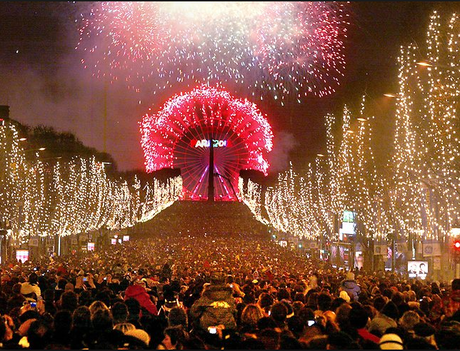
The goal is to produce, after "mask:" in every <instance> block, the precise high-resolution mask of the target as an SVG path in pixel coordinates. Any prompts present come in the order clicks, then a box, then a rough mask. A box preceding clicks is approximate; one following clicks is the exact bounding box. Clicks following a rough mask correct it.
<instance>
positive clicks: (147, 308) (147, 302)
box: [124, 279, 158, 316]
mask: <svg viewBox="0 0 460 351" xmlns="http://www.w3.org/2000/svg"><path fill="white" fill-rule="evenodd" d="M130 298H133V299H136V300H137V301H138V302H139V305H140V308H141V311H140V313H141V314H140V315H142V313H150V314H152V315H154V316H156V315H158V309H157V306H156V305H155V304H154V303H153V301H152V298H151V296H150V295H149V293H148V292H147V290H146V288H145V281H144V280H142V279H135V280H134V281H132V283H131V284H130V285H129V286H128V287H127V288H126V290H125V294H124V300H125V301H126V300H128V299H130Z"/></svg>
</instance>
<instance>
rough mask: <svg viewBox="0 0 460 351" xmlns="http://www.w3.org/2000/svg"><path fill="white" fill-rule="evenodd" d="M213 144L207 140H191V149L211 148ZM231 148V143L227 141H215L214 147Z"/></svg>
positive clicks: (213, 142)
mask: <svg viewBox="0 0 460 351" xmlns="http://www.w3.org/2000/svg"><path fill="white" fill-rule="evenodd" d="M210 145H211V143H210V141H209V140H207V139H202V140H191V141H190V146H191V147H210ZM227 146H230V143H229V142H228V141H227V140H216V139H213V141H212V147H213V148H214V147H227Z"/></svg>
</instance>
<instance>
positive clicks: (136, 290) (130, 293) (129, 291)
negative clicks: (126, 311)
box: [125, 284, 147, 297]
mask: <svg viewBox="0 0 460 351" xmlns="http://www.w3.org/2000/svg"><path fill="white" fill-rule="evenodd" d="M146 293H147V290H145V288H144V287H143V286H141V285H137V284H134V285H130V286H128V287H127V288H126V290H125V296H126V297H135V296H141V295H145V294H146Z"/></svg>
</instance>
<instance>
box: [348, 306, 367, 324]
mask: <svg viewBox="0 0 460 351" xmlns="http://www.w3.org/2000/svg"><path fill="white" fill-rule="evenodd" d="M348 319H349V321H350V325H351V326H352V327H353V328H356V329H362V328H365V327H366V324H367V322H368V321H369V315H368V314H367V312H366V310H365V309H364V308H362V307H357V306H356V307H353V308H352V309H351V310H350V312H349V314H348Z"/></svg>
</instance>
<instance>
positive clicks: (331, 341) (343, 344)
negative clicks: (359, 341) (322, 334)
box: [327, 331, 353, 350]
mask: <svg viewBox="0 0 460 351" xmlns="http://www.w3.org/2000/svg"><path fill="white" fill-rule="evenodd" d="M352 344H353V339H352V338H351V336H350V335H348V334H347V333H345V332H343V331H338V332H334V333H331V334H329V335H328V337H327V349H328V350H348V349H351V346H352Z"/></svg>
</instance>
